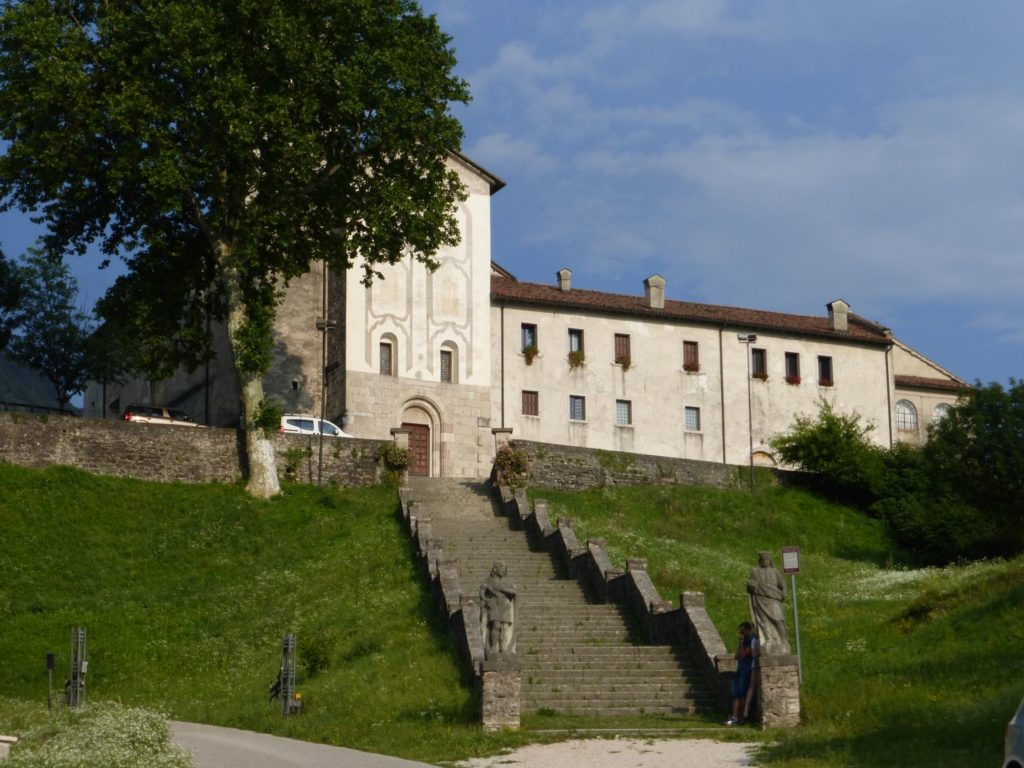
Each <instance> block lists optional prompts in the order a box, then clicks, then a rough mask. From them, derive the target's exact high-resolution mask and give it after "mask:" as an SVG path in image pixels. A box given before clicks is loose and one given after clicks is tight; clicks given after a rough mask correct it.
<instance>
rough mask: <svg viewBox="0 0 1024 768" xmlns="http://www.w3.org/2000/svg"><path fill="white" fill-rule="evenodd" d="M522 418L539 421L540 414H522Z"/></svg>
mask: <svg viewBox="0 0 1024 768" xmlns="http://www.w3.org/2000/svg"><path fill="white" fill-rule="evenodd" d="M522 417H523V418H524V419H537V421H540V414H539V413H524V414H522Z"/></svg>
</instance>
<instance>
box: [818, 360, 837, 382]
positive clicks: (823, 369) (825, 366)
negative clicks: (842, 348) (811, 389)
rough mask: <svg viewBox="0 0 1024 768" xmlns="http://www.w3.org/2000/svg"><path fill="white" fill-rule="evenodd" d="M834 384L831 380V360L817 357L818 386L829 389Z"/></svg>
mask: <svg viewBox="0 0 1024 768" xmlns="http://www.w3.org/2000/svg"><path fill="white" fill-rule="evenodd" d="M834 383H835V380H834V379H833V378H832V358H831V357H826V356H825V355H818V385H819V386H821V387H831V386H833V385H834Z"/></svg>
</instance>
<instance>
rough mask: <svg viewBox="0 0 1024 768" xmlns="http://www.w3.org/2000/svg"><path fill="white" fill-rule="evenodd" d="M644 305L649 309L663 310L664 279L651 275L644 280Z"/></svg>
mask: <svg viewBox="0 0 1024 768" xmlns="http://www.w3.org/2000/svg"><path fill="white" fill-rule="evenodd" d="M644 303H645V304H646V305H647V306H648V307H650V308H651V309H664V308H665V278H664V277H662V276H661V275H651V276H650V277H648V278H647V279H646V280H644Z"/></svg>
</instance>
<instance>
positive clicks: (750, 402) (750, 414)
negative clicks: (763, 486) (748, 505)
mask: <svg viewBox="0 0 1024 768" xmlns="http://www.w3.org/2000/svg"><path fill="white" fill-rule="evenodd" d="M736 338H737V339H739V341H740V343H741V344H746V345H747V435H748V437H749V438H750V492H751V493H753V492H754V397H753V393H752V392H751V389H750V358H751V356H752V355H753V354H754V353H753V350H752V349H751V347H750V345H751V344H753V343H754V342H755V341H757V335H756V334H753V333H746V334H744V333H738V334H736Z"/></svg>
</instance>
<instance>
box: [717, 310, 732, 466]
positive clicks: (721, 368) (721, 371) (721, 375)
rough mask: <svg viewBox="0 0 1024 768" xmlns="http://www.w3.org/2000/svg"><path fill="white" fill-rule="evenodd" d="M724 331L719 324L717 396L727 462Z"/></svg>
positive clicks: (723, 460) (725, 461)
mask: <svg viewBox="0 0 1024 768" xmlns="http://www.w3.org/2000/svg"><path fill="white" fill-rule="evenodd" d="M724 331H725V326H724V325H723V326H719V328H718V388H719V397H720V398H721V402H722V463H723V464H728V463H729V462H728V460H727V459H726V453H725V360H724V359H723V357H722V354H723V352H724V347H723V345H722V333H723V332H724Z"/></svg>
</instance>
